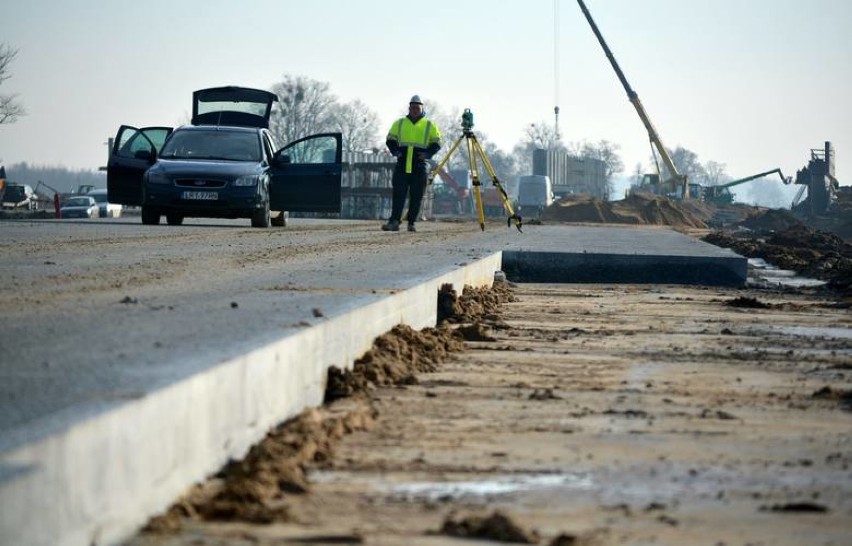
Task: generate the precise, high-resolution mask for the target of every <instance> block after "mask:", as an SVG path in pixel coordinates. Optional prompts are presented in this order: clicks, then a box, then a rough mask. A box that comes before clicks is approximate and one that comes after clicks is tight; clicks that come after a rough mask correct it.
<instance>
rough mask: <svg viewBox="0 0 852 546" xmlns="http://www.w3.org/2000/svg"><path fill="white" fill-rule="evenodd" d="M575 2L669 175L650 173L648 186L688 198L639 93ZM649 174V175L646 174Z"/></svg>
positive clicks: (686, 187)
mask: <svg viewBox="0 0 852 546" xmlns="http://www.w3.org/2000/svg"><path fill="white" fill-rule="evenodd" d="M577 3H578V4H580V9H581V10H583V15H585V16H586V20H587V21H588V22H589V25H590V26H591V27H592V32H594V33H595V36H596V37H597V39H598V42H600V44H601V47H602V48H603V50H604V53H605V54H606V56H607V58H608V59H609V62H610V64H612V68H613V69H614V70H615V74H616V75H617V76H618V79H619V80H620V81H621V85H622V86H624V91H625V92H627V98H628V99H630V103H631V104H633V107H634V108H635V109H636V113H637V114H639V119H641V120H642V124H643V125H645V129H646V130H647V131H648V137H649V139H650V141H651V152H652V154H653V155H654V161H656V160H657V154H659V155H660V157H661V158H662V160H663V164H664V165H665V167H666V170H668V173H669V175H670V177H669V178H668V179H665V180H663V181H662V182H660V177H659V175H656V178H653V176H654V175H650V178H648V179H647V180H646V181H647V182H648V187H647V189H649V190H650V191H652V192H653V193H656V194H659V195H667V196H669V197H679V198H682V199H689V193H690V192H689V184H688V182H687V177H686V175H683V174H680V173H679V172H678V170H677V167H676V166H675V164H674V161H672V158H671V155H670V154H669V152H668V149H667V148H666V147H665V145H663V141H662V139H660V135H659V133H657V130H656V129H655V128H654V124H653V123H651V119H650V118H649V117H648V113H647V112H645V107H644V106H642V102H641V101H640V100H639V95H638V94H637V93H636V92H635V91H634V90H633V88H632V87H630V84H629V83H628V82H627V78H626V77H625V76H624V72H622V70H621V67H619V66H618V62H617V61H616V60H615V57H614V56H613V54H612V51H610V49H609V46H607V44H606V41H605V40H604V38H603V35H602V34H601V32H600V30H598V26H597V25H596V24H595V21H594V19H592V14H591V13H589V10H588V8H586V4H585V3H583V0H577ZM657 172H658V173H659V172H660V168H659V165H657ZM646 176H649V175H646Z"/></svg>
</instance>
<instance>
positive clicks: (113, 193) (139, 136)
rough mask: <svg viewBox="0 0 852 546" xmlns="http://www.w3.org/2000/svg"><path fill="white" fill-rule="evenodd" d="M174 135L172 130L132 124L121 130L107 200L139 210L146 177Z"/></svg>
mask: <svg viewBox="0 0 852 546" xmlns="http://www.w3.org/2000/svg"><path fill="white" fill-rule="evenodd" d="M171 132H172V128H171V127H143V128H142V129H137V128H136V127H131V126H129V125H122V126H121V127H119V128H118V134H116V135H115V141H114V142H113V145H112V150H111V152H110V155H109V162H108V163H107V200H108V201H109V202H110V203H117V204H121V205H127V206H130V207H138V206H141V205H142V175H143V174H145V171H147V170H148V167H150V166H151V165H153V164H154V162H155V161H156V160H157V154H159V153H160V149H161V148H162V147H163V143H164V142H165V141H166V137H168V136H169V135H170V134H171Z"/></svg>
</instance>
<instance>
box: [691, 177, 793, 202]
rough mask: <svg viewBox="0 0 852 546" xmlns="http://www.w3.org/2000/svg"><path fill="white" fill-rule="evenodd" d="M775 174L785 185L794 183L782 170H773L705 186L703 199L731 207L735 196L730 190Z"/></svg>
mask: <svg viewBox="0 0 852 546" xmlns="http://www.w3.org/2000/svg"><path fill="white" fill-rule="evenodd" d="M775 173H778V176H780V177H781V182H783V183H784V184H790V183H792V182H793V179H792V177H789V176H784V173H782V172H781V169H772V170H771V171H765V172H762V173H758V174H753V175H751V176H746V177H745V178H738V179H737V180H732V181H730V182H726V183H724V184H719V185H718V186H704V187H703V188H702V194H703V195H702V197H703V199H704V201H706V202H708V203H713V204H714V205H730V204H731V203H733V202H734V196H733V194H731V191H730V188H733V187H734V186H739V185H740V184H744V183H746V182H750V181H752V180H757V179H758V178H763V177H764V176H769V175H770V174H775Z"/></svg>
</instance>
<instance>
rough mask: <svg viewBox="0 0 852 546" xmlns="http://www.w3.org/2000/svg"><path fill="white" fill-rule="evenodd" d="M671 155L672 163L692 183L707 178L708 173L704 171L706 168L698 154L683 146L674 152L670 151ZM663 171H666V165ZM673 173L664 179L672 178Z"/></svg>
mask: <svg viewBox="0 0 852 546" xmlns="http://www.w3.org/2000/svg"><path fill="white" fill-rule="evenodd" d="M669 155H670V156H671V158H672V163H674V165H675V167H677V170H678V172H680V174H682V175H684V174H685V175H686V176H687V177H688V178H689V180H691V181H698V180H704V179H705V178H706V176H707V175H706V173H705V171H704V166H703V165H701V162H700V161H699V160H698V154H696V153H695V152H693V151H692V150H689V149H687V148H684V147H683V146H678V147H677V148H675V149H674V150H669ZM661 167H662V168H663V170H666V169H665V166H664V165H661ZM670 177H671V173H669V175H668V176H665V177H664V178H670Z"/></svg>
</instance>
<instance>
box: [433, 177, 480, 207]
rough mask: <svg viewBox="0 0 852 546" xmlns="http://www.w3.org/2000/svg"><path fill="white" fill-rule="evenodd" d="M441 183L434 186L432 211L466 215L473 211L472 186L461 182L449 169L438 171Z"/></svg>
mask: <svg viewBox="0 0 852 546" xmlns="http://www.w3.org/2000/svg"><path fill="white" fill-rule="evenodd" d="M438 176H439V177H440V179H441V182H442V183H441V184H440V185H436V186H433V187H432V189H433V192H434V193H433V195H432V212H433V213H435V214H454V215H458V216H461V215H465V214H469V213H470V211H471V200H470V188H469V187H467V186H466V185H464V184H461V183H460V182H459V181H458V180H456V178H455V177H454V176H453V175H452V174H450V172H449V171H448V170H447V169H441V170H440V171H438Z"/></svg>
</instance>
